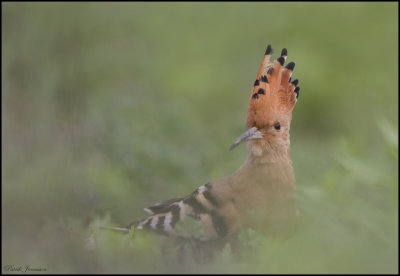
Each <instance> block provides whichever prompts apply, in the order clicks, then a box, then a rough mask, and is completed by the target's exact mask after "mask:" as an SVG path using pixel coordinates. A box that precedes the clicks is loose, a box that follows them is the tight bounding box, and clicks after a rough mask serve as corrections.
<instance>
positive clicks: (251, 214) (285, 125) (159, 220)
mask: <svg viewBox="0 0 400 276" xmlns="http://www.w3.org/2000/svg"><path fill="white" fill-rule="evenodd" d="M271 52H272V49H271V45H268V47H267V49H266V51H265V55H264V58H263V60H262V63H261V66H260V68H259V70H258V73H257V76H256V80H255V82H254V86H253V89H252V92H251V94H250V103H249V107H248V113H247V123H246V127H247V131H246V132H245V133H244V134H242V135H241V136H240V137H239V138H238V139H237V140H236V141H235V142H234V143H233V144H232V145H231V147H230V149H232V148H234V147H236V146H237V145H239V144H240V143H241V142H244V141H245V142H247V148H248V154H247V159H246V161H245V163H244V164H243V165H242V166H241V167H240V168H239V169H238V170H237V171H236V172H234V173H233V174H231V175H228V176H225V177H222V178H220V179H218V180H215V181H212V182H210V183H207V184H205V185H203V186H200V187H199V188H197V189H196V190H195V191H194V192H192V193H191V194H189V195H186V196H182V197H178V198H174V199H170V200H167V201H164V202H161V203H157V204H155V205H152V206H150V207H147V208H144V210H145V211H147V212H148V213H150V216H149V217H147V218H145V219H143V220H140V221H136V222H133V223H131V224H130V225H128V226H127V227H124V228H118V229H119V230H125V231H128V230H129V229H131V227H136V229H152V230H156V231H158V232H160V233H165V234H171V235H176V231H175V226H176V224H177V222H178V221H180V220H182V219H183V218H185V217H192V218H195V219H197V220H199V221H200V222H201V224H202V227H203V236H202V240H214V239H229V238H230V237H233V236H235V235H237V234H238V233H240V231H241V230H243V229H245V228H249V227H250V228H253V229H260V230H262V231H264V230H266V231H267V232H274V233H276V232H281V231H286V230H287V229H289V230H290V229H293V226H295V225H296V223H297V217H298V210H297V207H296V199H295V194H296V184H295V177H294V171H293V167H292V161H291V159H290V148H289V145H290V140H289V129H290V122H291V119H292V110H293V108H294V105H295V104H296V101H297V98H298V96H299V90H300V88H299V87H298V86H297V84H298V80H294V81H292V82H291V75H292V72H293V69H294V66H295V64H294V62H290V63H288V64H287V65H286V67H283V65H284V62H285V60H286V57H287V50H286V49H285V48H284V49H283V50H282V52H281V55H280V57H279V58H278V59H277V60H275V61H274V62H270V57H271Z"/></svg>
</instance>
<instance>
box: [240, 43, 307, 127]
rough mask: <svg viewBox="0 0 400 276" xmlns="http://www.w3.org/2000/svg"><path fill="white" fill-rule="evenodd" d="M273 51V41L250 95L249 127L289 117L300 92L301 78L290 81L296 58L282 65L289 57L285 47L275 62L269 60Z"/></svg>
mask: <svg viewBox="0 0 400 276" xmlns="http://www.w3.org/2000/svg"><path fill="white" fill-rule="evenodd" d="M271 51H272V49H271V45H268V47H267V50H266V51H265V55H264V58H263V61H262V63H261V66H260V69H259V70H258V73H257V78H256V81H255V83H254V87H253V90H252V92H251V95H250V104H249V109H248V112H247V123H246V127H247V129H250V128H252V127H256V128H257V129H262V128H266V127H268V126H269V124H270V123H271V121H273V120H274V118H275V117H276V116H280V117H282V116H284V117H287V118H288V119H289V120H290V118H291V115H292V110H293V107H294V105H295V104H296V101H297V97H298V96H299V91H300V87H297V83H298V81H297V80H294V81H293V82H290V80H291V75H292V72H293V69H294V65H295V64H294V62H290V63H288V64H287V65H286V67H283V64H284V62H285V60H286V57H287V50H286V48H284V49H282V53H281V56H280V57H279V58H278V59H277V60H275V61H274V62H272V63H270V62H269V59H270V57H271Z"/></svg>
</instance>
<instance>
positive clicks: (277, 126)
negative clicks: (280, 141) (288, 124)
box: [274, 122, 281, 130]
mask: <svg viewBox="0 0 400 276" xmlns="http://www.w3.org/2000/svg"><path fill="white" fill-rule="evenodd" d="M274 128H275V129H276V130H280V129H281V124H280V123H279V122H277V123H275V125H274Z"/></svg>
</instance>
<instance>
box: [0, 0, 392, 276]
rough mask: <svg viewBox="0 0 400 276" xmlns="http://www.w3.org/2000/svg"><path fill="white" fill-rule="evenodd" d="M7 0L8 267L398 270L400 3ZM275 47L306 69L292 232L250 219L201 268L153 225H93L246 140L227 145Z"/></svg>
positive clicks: (235, 161) (202, 171)
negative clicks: (272, 234)
mask: <svg viewBox="0 0 400 276" xmlns="http://www.w3.org/2000/svg"><path fill="white" fill-rule="evenodd" d="M2 8H3V9H2V43H3V44H2V161H3V162H2V172H3V174H2V183H3V184H2V240H3V244H2V253H3V254H2V256H3V260H2V262H3V264H8V265H14V266H19V265H27V264H30V265H31V266H33V267H44V268H46V269H47V272H51V273H78V272H79V273H96V272H97V273H98V272H111V273H112V272H115V273H122V272H123V273H139V272H149V273H150V272H152V273H171V272H178V273H201V272H204V273H209V272H216V273H218V272H225V273H236V272H252V273H395V272H397V270H398V263H397V259H398V237H397V232H398V211H397V207H398V169H397V166H398V119H397V114H398V105H397V102H398V78H397V76H398V25H397V24H398V13H397V11H398V3H324V4H322V3H10V2H9V3H4V4H3V5H2ZM268 43H271V44H272V46H273V48H274V49H275V52H274V57H276V56H277V55H278V53H279V52H280V49H281V48H283V47H287V49H288V52H289V55H288V61H295V62H296V68H295V71H294V77H295V78H298V79H299V80H300V82H299V86H300V87H301V91H300V96H299V101H298V102H297V105H296V107H295V109H294V112H293V120H292V128H291V154H292V159H293V164H294V169H295V173H296V179H297V185H298V202H299V208H300V210H301V212H302V224H301V227H300V228H299V230H298V232H297V233H296V235H295V236H293V237H292V238H290V239H288V240H285V241H281V240H275V239H272V238H269V237H264V236H261V235H260V234H259V233H256V232H254V231H253V230H251V229H248V230H246V231H244V232H243V233H242V235H241V236H240V241H241V243H242V244H243V246H244V250H243V251H242V252H240V253H234V252H232V248H231V247H230V245H228V246H226V247H225V248H224V249H223V250H222V251H221V252H219V253H218V254H217V256H216V258H215V260H213V261H212V262H210V263H208V264H207V265H201V264H197V263H196V262H195V261H194V260H193V258H191V256H190V255H188V256H186V260H185V261H184V262H183V261H181V260H180V257H176V256H174V255H173V254H170V253H168V254H167V253H166V252H165V251H163V250H164V249H163V248H165V246H163V245H165V243H166V241H165V239H163V238H162V237H156V236H154V235H151V234H146V233H143V232H139V231H136V232H137V233H134V234H133V233H131V235H119V234H116V233H114V232H107V231H98V230H97V226H99V225H125V224H126V223H129V222H131V221H132V220H136V219H139V218H142V217H144V216H145V213H144V212H143V211H142V208H143V207H146V206H149V205H151V204H153V203H156V202H158V201H160V200H165V199H169V198H172V197H175V196H181V195H184V194H188V193H190V192H192V191H193V190H194V189H195V188H196V187H197V186H199V185H202V184H204V183H206V182H208V181H210V180H213V179H216V178H218V177H221V176H224V175H227V174H229V173H231V172H233V171H234V170H236V169H237V168H238V167H239V166H240V165H241V163H242V162H243V161H244V159H245V154H246V149H245V147H244V146H241V147H239V148H237V149H235V150H234V151H232V152H229V151H228V150H227V149H228V146H229V145H230V144H231V142H232V141H233V140H234V139H235V138H236V137H237V136H238V135H240V134H241V133H242V132H243V131H244V130H245V126H244V125H245V118H246V109H247V105H248V97H249V93H250V89H251V86H252V83H253V82H254V76H255V74H256V71H257V69H258V66H259V64H260V62H261V58H262V56H263V53H264V50H265V46H266V45H267V44H268ZM132 234H133V238H132V237H131V236H132ZM90 235H92V237H95V238H96V239H97V243H96V244H95V245H96V247H95V249H93V250H89V251H88V250H86V249H85V247H86V246H87V245H88V241H87V240H86V239H87V238H88V237H89V236H90ZM166 255H167V256H168V258H164V256H166ZM2 271H3V272H5V273H7V271H5V269H4V267H3V268H2Z"/></svg>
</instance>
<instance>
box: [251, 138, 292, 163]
mask: <svg viewBox="0 0 400 276" xmlns="http://www.w3.org/2000/svg"><path fill="white" fill-rule="evenodd" d="M247 148H248V153H247V160H246V163H249V164H253V165H262V164H266V165H267V164H276V163H282V162H283V163H287V162H289V163H290V164H291V163H292V162H291V159H290V139H289V135H287V137H285V138H282V139H280V140H274V142H273V143H271V141H269V140H268V139H253V140H249V141H248V142H247Z"/></svg>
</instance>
